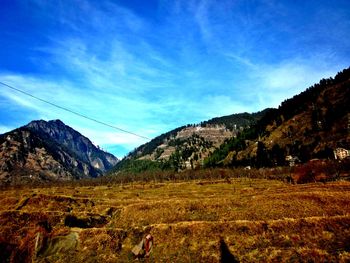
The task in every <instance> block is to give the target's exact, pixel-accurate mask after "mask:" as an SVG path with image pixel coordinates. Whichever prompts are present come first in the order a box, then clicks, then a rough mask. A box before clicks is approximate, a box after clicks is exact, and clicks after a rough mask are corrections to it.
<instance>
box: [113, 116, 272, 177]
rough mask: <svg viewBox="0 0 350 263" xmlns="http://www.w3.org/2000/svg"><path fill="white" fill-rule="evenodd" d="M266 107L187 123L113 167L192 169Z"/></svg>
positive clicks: (256, 117) (139, 149) (249, 123)
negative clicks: (190, 123) (197, 122)
mask: <svg viewBox="0 0 350 263" xmlns="http://www.w3.org/2000/svg"><path fill="white" fill-rule="evenodd" d="M266 111H267V110H265V111H262V112H257V113H252V114H250V113H240V114H232V115H228V116H223V117H218V118H213V119H211V120H208V121H204V122H202V123H200V124H198V125H186V126H181V127H179V128H176V129H174V130H172V131H169V132H167V133H164V134H162V135H160V136H158V137H156V138H154V139H152V140H151V141H150V142H148V143H146V144H144V145H141V146H140V147H138V148H137V149H135V150H134V151H132V152H131V153H130V154H129V155H128V156H127V157H126V158H124V159H123V160H122V161H121V162H120V163H118V164H117V166H116V167H115V168H114V171H120V170H131V171H136V172H138V171H142V170H149V169H173V170H177V171H178V170H183V169H191V168H192V169H193V168H196V167H199V166H201V165H202V162H203V160H204V159H205V158H206V157H207V156H208V155H209V154H210V153H211V152H212V151H214V150H215V149H216V148H217V147H219V146H220V145H221V144H222V143H224V142H225V140H227V139H230V138H232V137H234V136H236V134H237V133H239V132H240V131H242V130H244V129H245V128H248V127H250V126H251V125H253V124H255V123H256V122H257V120H259V119H260V118H261V117H262V116H264V114H265V112H266Z"/></svg>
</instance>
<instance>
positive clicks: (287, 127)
mask: <svg viewBox="0 0 350 263" xmlns="http://www.w3.org/2000/svg"><path fill="white" fill-rule="evenodd" d="M338 147H341V148H345V149H349V148H350V68H348V69H345V70H343V71H342V72H339V73H338V74H337V75H336V76H335V77H334V78H329V79H322V80H321V81H320V82H319V83H318V84H315V85H313V86H312V87H310V88H308V89H307V90H305V91H304V92H302V93H300V94H298V95H296V96H294V97H293V98H291V99H288V100H286V101H284V102H282V103H281V105H280V106H279V108H278V109H270V110H268V111H267V112H266V114H265V115H264V116H263V117H262V118H261V119H260V120H258V121H257V123H256V124H255V125H253V126H252V127H250V128H248V129H245V130H244V131H242V132H240V133H239V134H238V135H237V137H235V138H231V139H230V140H227V141H226V142H225V143H224V144H222V145H221V146H220V147H219V148H218V149H216V150H215V151H214V152H213V153H212V154H211V155H210V156H209V157H208V158H207V159H206V160H205V162H204V163H205V165H206V166H207V167H212V166H222V165H227V166H245V165H252V166H256V167H266V166H270V167H271V166H276V165H286V164H287V161H288V159H289V160H290V159H293V160H298V161H300V162H307V161H308V160H311V159H314V158H320V159H324V158H328V159H332V158H334V154H333V151H334V150H335V149H336V148H338Z"/></svg>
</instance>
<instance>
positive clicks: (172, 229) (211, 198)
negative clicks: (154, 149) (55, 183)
mask: <svg viewBox="0 0 350 263" xmlns="http://www.w3.org/2000/svg"><path fill="white" fill-rule="evenodd" d="M0 231H1V234H0V248H1V252H0V257H2V258H7V260H9V261H12V262H17V261H24V262H26V261H27V262H29V261H31V260H32V259H33V258H34V260H35V261H37V262H57V261H58V262H66V261H72V262H73V261H74V262H130V261H132V260H133V258H132V255H131V249H132V247H133V246H134V245H136V244H137V243H138V242H139V241H140V240H141V238H142V237H143V235H144V234H145V233H151V234H152V235H153V237H154V240H155V247H154V250H153V251H152V254H151V258H150V259H149V261H150V262H220V261H221V259H222V258H223V257H224V256H225V255H224V254H225V251H223V246H224V247H226V248H227V249H228V253H230V254H231V256H233V257H234V258H235V259H236V260H238V261H242V262H259V261H260V262H295V261H301V262H308V261H311V262H312V261H315V262H319V261H340V262H341V261H342V262H347V261H349V260H350V245H349V244H350V183H349V182H334V183H326V184H323V183H317V184H305V185H291V184H286V183H283V182H281V181H272V180H263V179H247V178H241V179H231V180H230V182H228V181H226V180H215V181H210V180H208V181H191V182H178V183H147V184H145V183H142V184H141V183H140V184H136V183H134V184H126V185H125V184H124V185H108V186H107V185H106V186H95V187H92V186H90V187H68V186H67V187H50V188H34V189H29V188H27V189H25V188H23V189H19V190H3V191H2V192H1V193H0ZM39 232H40V233H42V234H41V236H40V238H42V243H40V244H42V245H40V246H39V247H35V241H36V239H37V238H38V237H37V236H38V233H39ZM220 240H221V241H220ZM226 252H227V251H226Z"/></svg>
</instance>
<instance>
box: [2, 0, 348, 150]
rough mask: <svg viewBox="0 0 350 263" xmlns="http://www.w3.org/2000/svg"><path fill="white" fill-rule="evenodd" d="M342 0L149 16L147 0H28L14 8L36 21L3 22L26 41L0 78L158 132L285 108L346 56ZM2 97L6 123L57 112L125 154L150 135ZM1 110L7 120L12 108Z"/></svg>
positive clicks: (180, 8)
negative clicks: (125, 1)
mask: <svg viewBox="0 0 350 263" xmlns="http://www.w3.org/2000/svg"><path fill="white" fill-rule="evenodd" d="M147 4H148V2H147V1H145V2H144V3H143V2H142V3H141V2H140V3H138V7H139V5H147ZM304 5H307V7H308V8H306V7H305V6H304ZM344 5H345V6H348V5H346V4H344V3H339V7H338V6H330V5H328V4H325V3H322V4H315V3H309V2H307V3H306V2H305V3H304V4H300V5H296V4H293V3H292V2H288V1H287V2H286V1H284V2H283V1H282V2H281V1H277V0H261V1H253V2H252V1H243V0H238V1H230V0H223V1H213V0H191V1H185V0H176V1H169V0H160V1H158V2H157V4H156V5H155V6H157V7H158V8H157V10H156V11H155V10H152V17H150V15H149V14H148V13H147V12H146V11H144V8H133V5H132V4H129V5H128V8H127V7H125V6H123V5H121V4H118V3H116V2H115V1H112V0H106V1H100V2H99V1H88V0H74V1H70V2H67V1H45V0H33V1H31V3H30V4H29V2H25V1H24V2H19V3H18V6H19V7H21V8H22V10H21V11H22V12H17V13H16V11H13V10H12V11H13V13H10V15H11V16H12V17H16V15H19V14H20V15H23V14H24V16H25V17H24V18H22V19H23V21H26V19H27V20H28V26H26V24H24V23H23V24H21V25H17V26H22V27H23V30H22V31H19V32H16V27H13V24H12V23H9V22H6V21H7V20H6V19H3V21H4V23H5V26H7V27H3V28H1V25H0V29H3V30H4V31H6V30H7V31H9V32H7V33H8V35H9V36H10V35H11V36H16V37H18V36H21V38H23V39H24V40H26V42H24V44H23V46H20V47H17V45H15V46H16V47H14V48H18V50H17V49H16V50H15V51H14V52H12V53H11V55H9V58H7V60H8V61H10V65H13V63H12V64H11V61H15V64H16V65H18V66H17V68H16V67H12V68H11V67H8V68H7V67H5V66H4V68H2V67H1V65H2V64H0V78H1V80H2V81H4V82H7V83H8V84H10V85H13V86H15V87H18V88H20V89H23V90H25V91H26V92H29V93H31V94H33V95H35V96H38V97H40V98H43V99H45V100H48V101H50V102H53V103H55V104H58V105H61V106H64V107H67V108H69V109H71V110H74V111H76V112H79V113H82V114H85V115H88V116H90V117H92V118H95V119H99V120H101V121H104V122H107V123H110V124H111V125H115V126H117V127H121V128H123V129H126V130H130V131H133V132H135V133H139V134H141V135H144V136H147V137H151V138H152V137H154V136H157V135H159V134H161V133H163V132H166V131H168V130H169V129H173V128H176V127H177V126H180V125H184V124H187V123H194V122H200V121H203V120H206V119H208V118H212V117H215V116H221V115H227V114H232V113H237V112H243V111H248V112H252V111H257V110H262V109H263V108H265V107H271V106H278V104H279V103H280V102H281V101H282V100H284V99H286V98H288V97H291V96H293V95H295V94H296V93H299V92H300V91H302V90H304V89H305V88H307V87H308V86H310V85H312V84H313V83H315V82H317V81H319V79H320V78H323V77H328V76H332V75H334V74H335V73H336V72H337V71H339V70H341V69H342V68H344V67H346V66H348V65H347V63H348V57H349V55H348V54H349V52H348V51H349V50H350V44H349V42H348V41H346V37H345V36H346V35H347V34H348V33H349V32H350V22H349V21H350V18H349V14H348V13H347V12H346V11H344V10H347V9H346V8H345V6H344ZM135 10H138V11H137V12H136V11H135ZM140 10H141V11H140ZM305 10H307V11H305ZM325 10H327V12H325ZM10 11H11V10H10ZM4 12H5V11H4ZM6 12H8V10H6ZM307 12H308V13H307ZM306 13H307V14H306ZM6 14H7V13H2V15H3V17H4V16H6ZM338 14H339V17H337V15H338ZM0 15H1V10H0ZM327 15H329V19H328V20H327V19H326V18H327ZM6 23H7V24H6ZM339 23H340V24H339ZM29 25H30V26H29ZM7 28H9V29H7ZM27 31H28V33H26V32H27ZM34 33H35V34H34ZM32 35H33V36H32ZM337 36H341V37H339V38H337ZM1 43H2V42H0V49H5V47H3V46H1ZM13 43H19V41H18V40H17V39H14V40H13ZM8 46H11V45H8ZM16 53H18V54H20V55H17V56H16ZM0 54H3V53H0ZM23 57H24V58H25V59H24V60H23ZM7 60H6V59H4V60H2V61H5V62H6V61H7ZM5 62H4V63H5ZM27 63H29V64H30V65H27ZM9 68H11V69H9ZM14 68H15V69H14ZM0 96H1V97H0V99H1V101H4V102H5V103H6V104H8V106H4V105H2V107H0V109H1V110H2V111H4V114H2V115H3V116H8V117H7V121H8V122H10V121H9V120H10V119H17V118H16V117H14V116H19V114H21V116H25V117H22V118H21V122H24V121H27V122H29V121H30V120H31V119H32V118H43V119H57V118H60V119H62V120H63V121H64V122H65V123H67V124H68V125H70V126H72V127H74V128H76V129H78V130H79V131H81V132H82V133H83V134H84V135H86V136H88V137H90V138H91V140H92V141H95V142H96V143H97V144H99V145H101V146H106V147H108V149H117V148H118V151H119V152H121V151H125V149H129V150H131V149H133V148H134V147H136V146H137V145H139V144H141V143H143V142H144V141H142V140H140V139H138V138H137V137H133V136H131V135H130V136H129V135H128V134H123V133H120V132H118V131H114V130H109V129H106V128H105V127H100V126H98V125H97V126H96V125H95V124H94V123H90V122H89V121H87V120H83V119H80V118H79V117H77V116H74V115H71V114H69V113H67V112H62V111H61V110H59V109H55V108H52V107H51V106H49V105H45V104H43V103H40V102H38V101H35V100H34V99H30V98H28V97H26V96H24V95H23V94H19V93H16V92H12V91H9V90H8V89H6V88H4V87H3V88H1V89H0ZM0 106H1V105H0ZM10 113H11V114H10ZM29 113H30V114H29ZM6 114H8V115H6ZM0 120H1V122H2V123H0V125H3V126H6V124H7V123H6V121H5V120H6V118H5V117H3V118H0ZM12 123H15V122H11V125H12ZM16 123H17V122H16ZM22 124H25V123H22ZM114 144H118V145H120V147H117V148H116V147H114Z"/></svg>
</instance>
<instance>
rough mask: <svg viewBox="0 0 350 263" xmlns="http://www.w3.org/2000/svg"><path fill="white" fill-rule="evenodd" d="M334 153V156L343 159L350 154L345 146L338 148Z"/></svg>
mask: <svg viewBox="0 0 350 263" xmlns="http://www.w3.org/2000/svg"><path fill="white" fill-rule="evenodd" d="M333 153H334V158H335V159H336V160H337V159H339V160H343V159H345V158H346V157H348V156H350V153H349V150H346V149H344V148H337V149H335V150H334V151H333Z"/></svg>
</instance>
